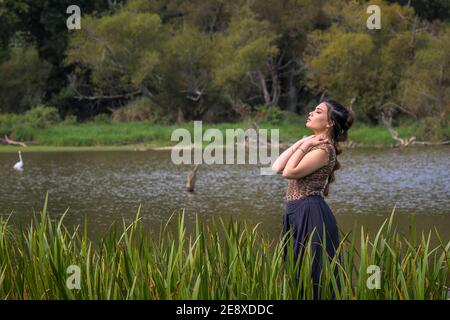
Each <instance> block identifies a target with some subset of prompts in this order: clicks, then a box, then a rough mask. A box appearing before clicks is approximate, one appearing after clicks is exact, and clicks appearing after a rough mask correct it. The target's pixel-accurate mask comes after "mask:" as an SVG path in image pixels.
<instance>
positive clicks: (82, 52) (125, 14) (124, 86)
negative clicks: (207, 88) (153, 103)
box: [66, 7, 165, 100]
mask: <svg viewBox="0 0 450 320" xmlns="http://www.w3.org/2000/svg"><path fill="white" fill-rule="evenodd" d="M164 38H165V34H164V30H163V27H162V24H161V19H160V18H159V16H158V15H157V14H153V13H136V12H133V11H131V10H128V8H127V7H125V8H123V9H121V10H120V11H119V12H117V13H116V14H114V15H111V16H105V17H102V18H95V17H85V18H84V19H83V28H82V29H81V30H80V31H79V32H77V33H75V34H74V36H73V38H72V39H71V41H70V45H69V50H68V53H67V60H66V63H68V64H71V63H80V64H82V65H85V66H88V67H89V68H90V70H91V72H92V73H91V81H92V83H93V85H94V86H93V88H89V89H87V90H84V91H83V88H81V86H80V85H79V84H78V83H77V74H74V75H73V76H72V88H73V89H74V90H75V91H76V93H77V95H76V98H78V99H88V100H89V99H91V100H93V99H123V98H127V97H131V96H133V95H137V94H143V95H146V96H148V97H150V98H152V97H153V95H154V92H152V91H153V90H152V87H151V85H152V84H155V83H157V82H158V81H159V78H160V77H159V75H158V74H157V73H156V71H155V70H156V66H157V65H158V64H160V63H161V50H162V47H161V46H162V43H163V40H164Z"/></svg>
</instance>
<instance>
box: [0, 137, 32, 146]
mask: <svg viewBox="0 0 450 320" xmlns="http://www.w3.org/2000/svg"><path fill="white" fill-rule="evenodd" d="M0 141H2V142H4V143H6V144H11V145H16V146H22V147H27V145H26V144H25V143H24V142H20V141H14V140H11V139H9V138H8V136H7V135H5V137H4V138H1V137H0Z"/></svg>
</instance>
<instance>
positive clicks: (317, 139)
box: [301, 134, 330, 152]
mask: <svg viewBox="0 0 450 320" xmlns="http://www.w3.org/2000/svg"><path fill="white" fill-rule="evenodd" d="M321 143H330V140H329V139H328V137H327V136H326V135H325V134H321V135H318V136H311V137H310V138H308V139H307V140H305V141H304V142H303V143H302V145H301V147H302V149H303V150H305V152H308V150H309V149H310V148H312V147H314V146H316V145H318V144H321Z"/></svg>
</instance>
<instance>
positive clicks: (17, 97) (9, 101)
mask: <svg viewBox="0 0 450 320" xmlns="http://www.w3.org/2000/svg"><path fill="white" fill-rule="evenodd" d="M50 68H51V67H50V65H49V64H48V63H46V62H42V61H40V59H39V57H38V53H37V50H36V49H35V48H32V47H24V48H12V49H11V52H10V58H9V59H8V60H6V61H4V62H3V63H0V74H1V75H2V80H1V81H0V97H1V98H2V103H1V104H0V113H6V112H8V113H21V112H24V111H26V110H28V109H29V108H30V106H33V105H36V104H39V103H40V102H41V101H42V99H43V96H44V92H45V80H46V79H47V77H48V74H49V72H50Z"/></svg>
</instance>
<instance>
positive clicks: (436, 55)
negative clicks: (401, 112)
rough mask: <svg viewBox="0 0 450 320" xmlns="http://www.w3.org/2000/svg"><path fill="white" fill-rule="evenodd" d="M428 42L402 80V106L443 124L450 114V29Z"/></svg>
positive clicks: (419, 51) (416, 114)
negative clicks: (432, 117)
mask: <svg viewBox="0 0 450 320" xmlns="http://www.w3.org/2000/svg"><path fill="white" fill-rule="evenodd" d="M425 41H426V45H424V46H423V47H422V48H420V49H418V50H417V52H416V54H415V57H414V61H413V63H412V64H410V65H409V66H408V67H407V69H406V72H405V77H404V78H403V79H402V81H401V87H402V89H403V91H402V94H401V99H402V105H404V106H405V108H407V109H408V111H409V112H410V113H411V114H413V115H414V116H416V117H426V116H434V117H436V118H437V119H438V121H439V122H440V123H441V125H444V124H446V122H447V120H448V115H449V112H450V27H447V28H446V29H445V30H443V31H442V32H441V33H440V34H439V35H438V36H437V37H433V36H427V37H426V39H425Z"/></svg>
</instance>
